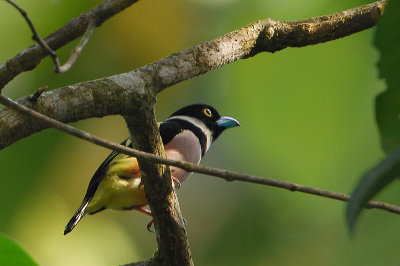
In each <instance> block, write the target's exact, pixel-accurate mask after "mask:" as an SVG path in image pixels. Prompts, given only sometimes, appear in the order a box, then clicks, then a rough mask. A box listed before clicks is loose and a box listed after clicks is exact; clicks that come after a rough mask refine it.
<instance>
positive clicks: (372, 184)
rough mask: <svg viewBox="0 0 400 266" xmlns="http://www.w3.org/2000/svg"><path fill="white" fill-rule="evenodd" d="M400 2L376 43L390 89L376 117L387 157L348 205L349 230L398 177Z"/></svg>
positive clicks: (391, 9)
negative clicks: (362, 212)
mask: <svg viewBox="0 0 400 266" xmlns="http://www.w3.org/2000/svg"><path fill="white" fill-rule="evenodd" d="M399 11H400V2H398V1H390V3H389V4H388V6H387V7H386V9H385V13H384V15H383V17H382V18H381V19H380V20H379V24H378V26H377V30H376V34H375V41H374V42H375V45H376V48H377V49H378V51H379V52H380V58H379V61H378V64H377V66H378V70H379V76H380V77H381V78H382V79H384V80H385V81H386V85H387V89H386V90H385V91H383V92H382V93H380V94H379V95H378V96H377V97H376V120H377V124H378V128H379V133H380V139H381V144H382V147H383V149H384V150H385V152H386V153H388V155H387V157H386V158H385V159H383V160H381V161H380V162H379V163H377V164H376V165H375V166H374V167H372V168H371V170H369V171H368V172H367V173H366V174H364V175H363V176H362V178H361V180H360V182H359V183H358V184H357V186H356V188H355V189H354V192H353V193H352V195H351V199H350V201H349V204H348V206H347V208H346V219H347V223H348V225H349V228H350V230H353V229H354V225H355V222H356V219H357V217H358V215H359V214H360V213H361V211H362V210H363V206H364V205H365V203H366V202H367V201H368V200H370V199H371V198H373V197H374V196H375V195H376V194H377V193H378V192H380V191H382V190H383V188H385V187H386V186H387V185H389V184H390V183H391V182H392V181H394V180H395V179H397V178H398V177H399V171H400V146H399V143H400V123H399V112H400V103H399V97H400V90H399V88H400V77H399V68H398V65H399V63H400V50H399V43H400V31H398V30H397V29H396V25H398V24H399V23H400V17H399V16H398V14H399Z"/></svg>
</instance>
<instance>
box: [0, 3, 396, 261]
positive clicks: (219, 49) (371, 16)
mask: <svg viewBox="0 0 400 266" xmlns="http://www.w3.org/2000/svg"><path fill="white" fill-rule="evenodd" d="M134 2H136V1H133V0H131V1H123V0H107V1H105V2H103V3H102V4H100V5H99V6H98V7H96V8H94V9H92V10H91V11H89V12H88V13H86V14H85V15H83V16H81V17H79V18H75V19H73V20H72V21H70V22H69V23H68V24H67V25H66V26H64V27H63V28H61V29H60V30H58V31H56V32H55V33H53V34H51V35H50V36H48V37H47V38H45V41H46V43H48V44H49V46H50V47H51V48H52V49H54V50H55V49H58V48H59V47H61V46H62V45H64V44H66V43H68V42H69V41H71V40H73V39H75V38H76V37H78V36H80V35H82V34H83V32H84V30H85V29H86V27H87V24H88V23H89V20H90V19H94V21H95V22H96V25H97V26H98V25H100V24H101V23H102V22H103V21H104V20H106V19H107V18H109V17H110V16H112V15H113V14H115V13H117V12H119V11H121V10H122V9H124V8H126V7H127V6H129V5H131V4H132V3H134ZM386 3H387V1H386V0H382V1H378V2H375V3H373V4H370V5H365V6H362V7H359V8H354V9H351V10H347V11H345V12H340V13H337V14H333V15H330V16H323V17H318V18H311V19H307V20H301V21H292V22H280V21H274V20H272V19H266V20H261V21H257V22H255V23H252V24H250V25H248V26H246V27H244V28H241V29H239V30H237V31H234V32H231V33H228V34H226V35H224V36H222V37H220V38H217V39H215V40H213V41H210V42H206V43H203V44H201V45H198V46H195V47H193V48H190V49H187V50H185V51H182V52H179V53H174V54H172V55H170V56H168V57H166V58H164V59H162V60H160V61H158V62H155V63H153V64H149V65H147V66H144V67H142V68H139V69H137V70H134V71H131V72H128V73H124V74H120V75H116V76H112V77H108V78H104V79H99V80H96V81H89V82H83V83H80V84H76V85H71V86H68V87H64V88H60V89H57V90H53V91H50V92H47V93H43V95H42V96H40V97H39V98H38V99H37V101H36V102H35V101H29V99H28V97H25V98H22V99H21V100H19V103H21V104H24V105H27V106H29V107H30V108H32V109H35V110H38V111H40V112H41V113H43V114H44V115H41V114H39V113H37V112H34V111H33V110H31V109H29V108H26V107H24V106H23V105H21V104H18V103H16V102H14V101H12V100H10V99H8V98H7V97H5V96H3V95H0V102H1V103H3V104H4V105H6V106H8V107H9V108H5V109H3V110H1V111H0V149H1V148H4V147H6V146H8V145H10V144H11V143H14V142H16V141H17V140H19V139H21V138H23V137H26V136H29V135H30V134H33V133H35V132H38V131H40V130H42V129H44V128H48V127H55V128H58V129H62V130H64V131H66V132H68V133H70V134H72V135H75V136H78V137H80V138H82V139H86V140H88V141H90V142H93V143H97V144H101V145H102V146H104V147H108V148H110V149H113V150H116V151H118V152H123V153H126V154H129V155H131V156H135V157H137V158H138V160H139V163H140V167H141V170H142V175H143V177H144V178H143V180H144V183H145V187H146V188H147V190H153V186H154V187H155V188H157V189H158V187H161V186H162V187H163V188H162V190H161V191H162V193H161V195H155V194H154V192H152V191H150V192H147V191H146V196H147V197H148V199H149V203H150V206H151V208H152V210H153V208H154V210H153V211H155V213H154V214H155V215H154V218H155V223H156V224H155V226H156V229H157V239H158V240H159V239H162V241H161V242H162V243H160V241H159V255H157V256H158V257H155V259H156V260H155V261H157V260H158V263H159V264H162V263H165V262H167V263H168V262H171V261H174V262H176V263H177V264H191V263H192V262H191V255H190V250H189V246H188V243H187V241H186V235H185V230H184V227H183V226H182V217H181V216H180V213H179V205H178V203H177V201H176V200H175V193H174V190H173V189H172V182H171V179H170V175H169V173H168V168H166V167H165V166H160V165H153V164H151V163H159V164H160V163H161V164H167V165H174V166H177V167H180V168H183V169H185V170H187V171H191V172H199V173H204V174H209V175H214V176H218V177H221V178H224V179H226V180H229V181H232V180H240V181H244V182H251V183H257V184H264V185H270V186H275V187H280V188H285V189H288V190H291V191H301V192H305V193H310V194H314V195H319V196H324V197H329V198H334V199H339V200H344V201H346V200H347V199H348V196H347V195H344V194H340V193H335V192H330V191H324V190H320V189H315V188H310V187H306V186H302V185H298V184H294V183H290V182H286V181H279V180H273V179H267V178H261V177H257V176H252V175H246V174H240V173H235V172H231V171H226V170H221V169H215V168H208V167H204V166H196V165H192V164H190V163H187V162H179V161H173V160H169V159H167V158H163V157H160V156H157V155H161V156H164V151H163V147H162V144H161V141H160V137H159V132H158V131H157V127H156V122H155V116H154V110H153V108H154V102H155V97H156V95H157V94H158V93H159V92H161V91H162V90H164V89H165V88H168V87H170V86H172V85H174V84H176V83H178V82H181V81H183V80H186V79H190V78H192V77H195V76H197V75H200V74H203V73H206V72H208V71H210V70H212V69H214V68H217V67H221V66H223V65H225V64H229V63H231V62H234V61H236V60H239V59H243V58H248V57H251V56H254V55H256V54H258V53H260V52H265V51H267V52H275V51H278V50H281V49H284V48H286V47H300V46H306V45H310V44H316V43H321V42H326V41H329V40H334V39H337V38H341V37H344V36H347V35H350V34H353V33H355V32H358V31H361V30H364V29H367V28H370V27H372V26H373V25H375V24H376V23H377V20H378V18H379V17H380V16H381V14H382V12H383V10H384V8H385V6H386ZM118 4H120V5H119V6H117V5H118ZM108 5H115V7H117V9H118V8H119V9H118V10H119V11H115V10H114V9H112V8H111V9H110V7H109V6H108ZM62 30H65V32H63V31H62ZM69 30H70V31H69ZM45 56H46V54H45V51H44V50H43V49H42V48H41V47H40V46H39V45H37V44H36V45H33V46H31V47H30V48H28V49H27V50H25V51H24V52H22V53H20V54H19V55H17V56H16V57H14V58H12V59H10V60H8V61H7V63H6V64H5V65H3V66H2V67H0V88H2V87H3V86H4V85H5V84H7V83H8V82H9V81H10V80H12V79H13V78H14V77H15V76H16V75H18V74H19V73H21V72H22V71H27V70H30V69H33V68H34V67H36V65H37V64H38V63H39V62H40V60H41V59H42V58H43V57H45ZM146 102H147V103H150V104H149V105H148V106H147V107H144V105H143V103H146ZM99 103H101V104H99ZM12 109H15V110H18V112H16V111H14V110H12ZM19 112H22V113H24V114H25V115H26V114H28V115H29V116H30V117H35V118H37V119H39V120H34V121H32V120H33V119H30V117H28V118H27V117H26V116H24V115H21V114H20V113H19ZM110 114H121V115H123V116H124V117H125V119H126V122H127V124H128V127H129V128H130V131H131V135H132V138H133V140H134V141H135V143H137V145H138V146H139V148H141V149H144V150H146V151H149V152H151V153H155V154H157V155H154V154H149V153H144V152H141V151H138V150H132V149H129V148H127V147H124V146H121V145H118V144H115V143H112V142H107V141H104V140H102V139H100V138H98V137H95V136H92V135H90V134H88V133H86V132H82V131H80V130H78V129H75V128H72V127H70V126H68V125H66V124H63V123H61V122H58V121H56V120H52V119H50V118H46V116H51V117H53V118H56V119H57V120H60V121H63V122H71V121H77V120H81V119H84V118H89V117H96V116H97V117H100V116H104V115H110ZM133 114H141V115H145V119H143V118H142V119H141V118H140V115H135V116H133ZM133 127H138V128H139V132H142V134H139V133H136V128H135V131H134V130H133ZM143 133H144V134H143ZM154 191H155V190H154ZM157 198H158V199H160V198H161V199H162V200H164V202H161V203H160V202H159V204H163V203H164V204H166V205H164V206H161V207H159V208H158V206H160V205H158V206H157V205H154V204H153V203H152V202H153V200H154V201H157ZM165 201H167V202H168V203H165ZM168 204H169V205H168ZM154 206H155V207H154ZM369 207H370V208H380V209H384V210H389V211H392V212H396V213H400V207H397V206H393V205H389V204H386V203H379V202H369ZM168 208H170V209H168ZM166 209H167V210H166ZM163 214H165V215H166V217H162V215H163ZM168 226H172V227H173V228H172V229H171V230H168V228H165V227H168ZM160 227H162V228H160ZM172 230H173V231H172ZM181 235H182V236H183V238H181V237H180V236H181ZM166 239H168V241H170V242H168V241H166V242H163V241H165V240H166ZM171 244H172V245H175V244H177V245H179V249H177V250H176V251H174V250H173V249H171V247H170V246H168V245H171ZM168 252H171V254H170V255H171V256H170V257H168V255H169V254H168ZM179 252H180V253H179ZM161 253H163V255H161ZM163 258H167V259H166V260H165V261H164V260H163ZM180 258H182V259H180Z"/></svg>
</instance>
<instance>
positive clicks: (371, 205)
mask: <svg viewBox="0 0 400 266" xmlns="http://www.w3.org/2000/svg"><path fill="white" fill-rule="evenodd" d="M0 103H1V104H3V105H5V106H7V107H9V108H11V109H13V110H16V111H17V112H20V113H23V114H25V115H27V116H29V117H33V118H35V119H38V120H39V121H41V122H42V123H45V124H47V125H48V126H49V127H53V128H56V129H58V130H61V131H63V132H65V133H68V134H70V135H73V136H75V137H78V138H80V139H83V140H86V141H89V142H91V143H94V144H96V145H99V146H102V147H105V148H107V149H110V150H114V151H117V152H120V153H124V154H127V155H130V156H134V157H137V158H140V159H143V160H147V161H149V162H152V163H159V164H165V165H172V166H176V167H179V168H182V169H185V170H186V171H189V172H196V173H201V174H206V175H211V176H216V177H220V178H223V179H225V180H227V181H243V182H248V183H255V184H261V185H267V186H272V187H278V188H284V189H287V190H290V191H299V192H303V193H307V194H312V195H316V196H321V197H326V198H330V199H336V200H341V201H348V199H349V198H350V196H349V195H346V194H342V193H338V192H333V191H328V190H323V189H318V188H313V187H308V186H303V185H299V184H295V183H292V182H287V181H282V180H275V179H271V178H266V177H259V176H253V175H248V174H241V173H237V172H233V171H228V170H222V169H218V168H212V167H207V166H201V165H195V164H192V163H189V162H184V161H175V160H171V159H167V158H162V157H159V156H157V155H154V154H151V153H146V152H142V151H139V150H135V149H131V148H129V147H126V146H122V145H120V144H117V143H114V142H111V141H108V140H105V139H102V138H99V137H97V136H94V135H92V134H89V133H87V132H85V131H82V130H79V129H77V128H74V127H72V126H69V125H67V124H64V123H62V122H59V121H57V120H54V119H52V118H50V117H47V116H45V115H42V114H41V113H38V112H36V111H34V110H32V109H30V108H28V107H26V106H23V105H20V104H19V103H17V102H15V101H13V100H11V99H10V98H8V97H6V96H4V95H0ZM366 208H368V209H381V210H385V211H389V212H393V213H397V214H400V207H399V206H396V205H392V204H388V203H386V202H379V201H369V202H368V204H367V205H366Z"/></svg>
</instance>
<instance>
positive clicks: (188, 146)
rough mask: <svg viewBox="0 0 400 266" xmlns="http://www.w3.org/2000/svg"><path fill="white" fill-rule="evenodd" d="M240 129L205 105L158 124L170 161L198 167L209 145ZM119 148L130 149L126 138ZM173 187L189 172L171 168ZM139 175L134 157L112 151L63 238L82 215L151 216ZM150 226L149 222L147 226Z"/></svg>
mask: <svg viewBox="0 0 400 266" xmlns="http://www.w3.org/2000/svg"><path fill="white" fill-rule="evenodd" d="M236 126H239V122H238V121H237V120H236V119H234V118H231V117H227V116H222V117H221V116H220V114H219V113H218V111H217V110H216V109H215V108H213V107H212V106H209V105H207V104H193V105H189V106H186V107H183V108H181V109H179V110H178V111H176V112H175V113H173V114H172V115H171V116H170V117H169V118H168V119H167V120H166V121H164V122H162V123H160V125H159V129H160V135H161V138H162V141H163V144H164V148H165V153H166V155H167V157H168V158H169V159H174V160H183V161H187V162H191V163H194V164H199V163H200V160H201V159H202V157H203V156H204V154H205V153H206V152H207V150H208V149H209V148H210V145H211V144H212V143H213V142H214V141H215V140H216V139H217V138H218V137H219V136H220V135H221V133H222V132H223V131H224V130H225V129H227V128H232V127H236ZM122 145H125V146H128V147H132V143H131V141H130V139H129V138H128V139H127V140H125V141H124V142H122ZM170 172H171V175H172V179H173V180H174V183H175V185H178V186H179V185H180V184H181V183H182V182H183V181H185V179H186V178H188V177H189V176H190V175H191V173H190V172H186V171H185V170H183V169H180V168H177V167H174V166H171V167H170ZM141 185H142V183H141V175H140V169H139V165H138V161H137V160H136V158H135V157H131V156H128V155H124V154H121V153H117V152H112V153H111V154H110V155H109V156H108V157H107V158H106V159H105V161H104V162H103V163H102V164H101V165H100V167H99V168H98V169H97V171H96V172H95V173H94V175H93V177H92V179H91V180H90V183H89V186H88V188H87V192H86V195H85V197H84V199H83V201H82V204H81V206H80V207H79V209H78V210H77V211H76V213H75V214H74V216H73V217H72V218H71V220H70V221H69V222H68V224H67V226H66V227H65V231H64V235H65V234H68V233H69V232H71V231H72V229H74V227H75V226H76V225H77V224H78V222H79V221H80V220H81V219H82V218H83V216H84V215H85V214H86V213H88V214H95V213H98V212H100V211H102V210H105V209H114V210H131V209H135V210H138V211H141V212H143V213H146V214H149V215H151V212H150V211H149V210H146V209H144V208H143V207H144V206H145V205H147V200H146V197H145V193H144V189H143V187H142V186H141ZM150 225H151V223H149V225H148V227H149V226H150Z"/></svg>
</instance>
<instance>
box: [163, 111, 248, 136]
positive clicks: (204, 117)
mask: <svg viewBox="0 0 400 266" xmlns="http://www.w3.org/2000/svg"><path fill="white" fill-rule="evenodd" d="M179 117H189V118H195V119H193V122H192V123H194V124H195V123H196V119H197V120H198V121H200V122H202V123H204V125H205V126H206V127H207V129H208V130H210V132H211V134H212V141H215V140H216V139H217V138H218V136H219V135H220V134H221V133H222V132H223V131H224V130H225V129H227V128H231V127H236V126H239V125H240V124H239V122H238V121H237V120H236V119H234V118H231V117H227V116H221V115H220V114H219V113H218V111H217V110H216V109H215V108H214V107H212V106H210V105H208V104H192V105H188V106H185V107H183V108H181V109H179V110H178V111H176V112H175V113H173V114H172V115H171V116H170V118H179ZM195 125H196V124H195ZM196 126H199V125H196Z"/></svg>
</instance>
